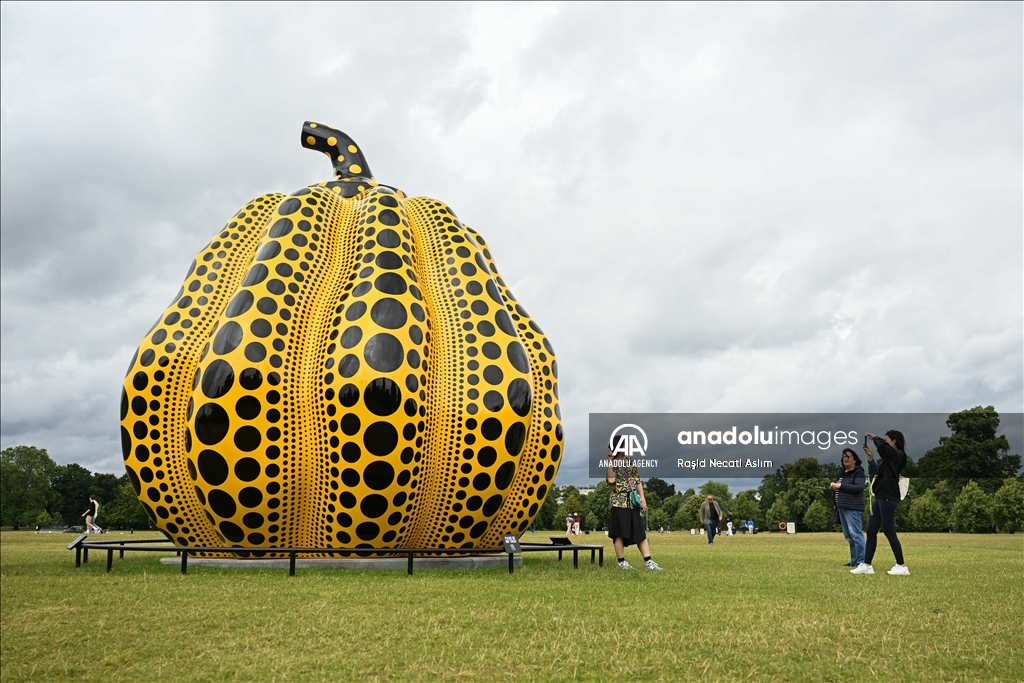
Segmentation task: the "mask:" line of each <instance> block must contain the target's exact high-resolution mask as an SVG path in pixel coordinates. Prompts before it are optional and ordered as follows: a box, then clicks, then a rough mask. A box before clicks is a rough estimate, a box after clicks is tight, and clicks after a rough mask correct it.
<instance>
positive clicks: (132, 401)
mask: <svg viewBox="0 0 1024 683" xmlns="http://www.w3.org/2000/svg"><path fill="white" fill-rule="evenodd" d="M311 131H315V134H310V135H307V133H311ZM337 133H339V132H338V131H335V130H334V129H329V128H326V127H322V126H317V124H312V123H307V124H306V126H305V127H304V129H303V135H304V142H303V144H304V145H305V146H308V147H311V148H313V149H318V150H320V151H324V152H325V153H328V154H329V155H331V158H332V163H334V164H335V168H336V170H338V179H337V180H335V181H331V182H325V183H320V184H319V185H315V186H311V187H308V188H302V189H300V190H298V191H296V192H294V193H293V194H292V195H290V196H283V195H265V196H263V197H259V198H257V199H256V200H253V202H251V203H250V204H248V205H247V206H246V207H245V208H244V209H242V210H241V211H240V212H239V213H238V214H237V215H236V216H235V217H234V218H233V219H232V221H230V222H229V223H228V225H227V226H226V227H225V229H224V230H222V231H221V232H220V233H218V235H217V237H216V238H215V239H214V240H213V241H212V242H211V243H210V245H209V246H208V247H207V248H206V249H204V250H203V251H202V252H200V254H199V255H198V256H197V258H196V260H195V262H194V263H193V265H192V267H191V269H190V270H189V273H188V276H187V277H186V280H185V283H184V285H183V287H182V289H181V291H180V292H179V294H178V295H177V296H176V297H175V299H174V301H173V302H172V303H171V304H170V306H169V307H168V308H167V310H166V311H165V313H164V315H163V316H162V317H161V318H160V320H158V322H157V324H156V325H155V326H154V328H153V329H152V330H150V332H149V333H147V336H146V339H145V340H144V341H143V343H142V345H141V346H140V347H139V350H138V352H137V353H136V355H135V357H134V358H133V359H132V363H131V366H130V368H129V371H128V374H127V376H126V379H125V383H124V390H123V393H122V401H121V425H122V428H121V438H122V449H123V454H124V459H125V466H126V468H127V471H128V476H129V480H130V481H131V482H132V485H133V487H135V490H136V493H137V494H138V495H139V499H140V500H141V501H142V502H143V505H144V506H145V507H146V510H147V512H148V513H149V514H150V516H151V517H152V518H153V519H154V521H155V522H156V524H157V525H158V526H159V527H160V528H161V529H163V530H164V531H166V532H167V533H168V534H169V535H170V536H171V538H173V539H174V540H175V542H176V543H178V544H181V545H184V544H189V545H198V546H203V545H206V546H217V545H233V546H238V547H245V548H253V549H254V555H256V556H265V555H266V553H261V552H259V548H261V547H270V546H281V547H318V548H343V549H358V548H366V547H374V548H388V547H418V546H440V547H452V548H460V547H465V548H469V547H480V546H490V547H493V546H495V545H500V538H501V536H502V535H503V534H504V533H509V532H511V533H516V534H520V533H522V531H523V530H525V529H526V528H527V527H528V526H529V523H530V521H531V520H532V519H533V517H534V516H535V515H536V513H537V510H538V509H539V507H540V504H541V502H542V501H543V499H544V496H545V495H546V493H547V491H548V489H549V488H550V486H551V484H552V482H553V481H554V477H555V473H556V472H557V469H558V465H559V459H560V456H561V451H562V447H563V433H562V424H561V414H560V409H559V407H558V384H557V377H558V366H557V362H556V361H555V358H554V354H553V350H552V348H551V345H550V342H549V341H548V340H547V339H546V337H545V336H544V334H543V333H542V332H541V330H540V328H539V327H538V326H537V324H536V323H535V322H534V321H533V320H532V319H531V318H530V317H529V316H528V315H527V314H526V311H525V310H524V309H523V308H522V306H521V305H520V304H519V303H518V302H517V301H516V299H515V297H514V296H513V295H512V293H511V292H510V291H509V290H508V288H507V287H506V286H505V283H504V282H503V280H502V279H501V277H500V276H499V275H498V271H497V268H496V267H495V265H494V262H493V260H492V258H491V254H490V252H489V250H488V247H487V245H486V242H485V241H484V240H483V238H482V237H480V235H479V234H477V233H476V232H475V231H474V230H472V229H471V228H469V227H467V226H465V225H463V224H462V223H461V222H460V221H459V220H458V218H457V217H456V216H455V214H454V213H453V212H452V211H451V210H450V209H449V208H448V207H447V206H445V205H444V204H442V203H440V202H437V201H434V200H431V199H426V198H413V199H410V198H407V197H405V195H404V194H403V193H401V192H400V191H397V190H394V189H392V188H388V187H386V186H383V185H379V184H377V182H376V181H375V180H373V178H372V177H370V176H369V170H368V169H367V168H366V165H365V159H363V158H362V156H361V152H358V150H356V149H355V145H354V143H352V142H351V141H350V140H349V139H348V138H347V137H343V134H340V135H337ZM307 138H308V139H307ZM349 146H351V151H350V152H349V153H348V155H347V159H348V161H350V162H351V163H350V164H349V166H355V167H358V170H352V169H351V168H347V169H340V170H339V167H338V160H337V158H336V157H337V156H339V155H341V156H346V155H344V154H342V150H349V149H350V147H349ZM321 148H323V149H321ZM342 170H344V171H345V172H342Z"/></svg>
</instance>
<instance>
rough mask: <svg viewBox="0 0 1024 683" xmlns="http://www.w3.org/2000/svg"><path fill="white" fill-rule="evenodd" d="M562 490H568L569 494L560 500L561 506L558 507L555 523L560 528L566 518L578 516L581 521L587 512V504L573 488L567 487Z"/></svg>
mask: <svg viewBox="0 0 1024 683" xmlns="http://www.w3.org/2000/svg"><path fill="white" fill-rule="evenodd" d="M564 490H568V491H569V493H568V494H567V495H566V496H565V498H563V499H562V504H561V505H560V506H558V516H557V520H556V521H557V522H558V523H559V525H560V526H561V525H562V524H565V518H566V517H571V516H573V515H575V514H579V515H580V518H581V520H582V517H583V515H584V514H585V513H586V512H587V503H586V501H585V500H584V496H581V495H580V493H579V491H578V490H577V489H576V487H575V486H567V487H565V489H564Z"/></svg>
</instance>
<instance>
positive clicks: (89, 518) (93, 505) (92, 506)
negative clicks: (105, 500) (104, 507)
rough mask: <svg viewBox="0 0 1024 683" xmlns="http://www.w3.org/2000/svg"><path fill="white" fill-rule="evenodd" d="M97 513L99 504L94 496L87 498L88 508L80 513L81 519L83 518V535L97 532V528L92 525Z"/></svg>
mask: <svg viewBox="0 0 1024 683" xmlns="http://www.w3.org/2000/svg"><path fill="white" fill-rule="evenodd" d="M99 512H100V504H99V503H98V502H96V496H89V507H88V508H87V509H86V511H85V512H83V513H82V517H85V533H87V534H95V533H96V532H98V531H99V527H98V526H96V525H95V523H94V522H95V521H96V518H97V517H98V516H99Z"/></svg>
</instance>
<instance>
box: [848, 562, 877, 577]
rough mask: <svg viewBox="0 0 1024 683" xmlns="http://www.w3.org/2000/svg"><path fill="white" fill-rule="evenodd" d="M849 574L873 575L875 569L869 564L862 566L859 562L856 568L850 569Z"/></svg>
mask: <svg viewBox="0 0 1024 683" xmlns="http://www.w3.org/2000/svg"><path fill="white" fill-rule="evenodd" d="M850 573H851V574H874V573H875V568H874V567H872V566H871V565H870V564H864V563H863V562H861V563H860V564H858V565H857V566H856V567H854V568H853V569H851V570H850Z"/></svg>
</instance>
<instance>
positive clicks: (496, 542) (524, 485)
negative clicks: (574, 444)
mask: <svg viewBox="0 0 1024 683" xmlns="http://www.w3.org/2000/svg"><path fill="white" fill-rule="evenodd" d="M469 230H470V232H471V233H472V236H473V239H474V240H475V241H476V242H477V243H478V246H479V248H480V249H481V253H482V254H483V255H484V258H485V259H486V260H487V265H488V268H489V269H490V271H491V272H492V273H494V274H495V281H496V282H497V284H498V286H499V287H500V291H501V296H502V299H503V300H504V301H505V307H506V310H507V311H508V313H509V315H510V316H511V318H512V320H513V321H514V322H515V325H516V329H517V330H518V331H519V334H520V335H521V336H522V338H523V345H524V346H525V348H526V350H527V353H528V354H529V357H530V367H531V368H532V370H533V373H532V375H533V387H532V389H533V405H532V420H533V427H534V428H533V429H531V430H530V436H529V440H528V442H527V444H526V446H525V447H524V448H523V454H522V456H521V457H520V461H519V469H518V471H517V472H516V477H515V480H514V481H513V482H512V486H511V487H510V489H509V496H508V500H507V501H506V503H505V505H504V506H502V508H501V512H500V513H499V514H498V515H497V517H496V518H495V520H494V523H493V524H492V525H491V528H490V529H489V530H488V533H487V535H486V536H485V537H484V538H483V539H482V543H483V545H484V546H485V547H498V546H501V544H502V536H504V535H505V534H507V533H514V534H516V536H520V535H522V533H523V532H525V531H526V529H528V528H529V526H530V524H531V522H532V521H533V519H534V518H535V517H536V516H537V513H538V512H539V511H540V507H541V506H542V505H543V504H544V497H545V496H546V495H547V493H548V490H549V489H550V487H551V486H552V485H553V484H554V481H555V475H556V474H558V467H559V465H560V464H561V457H562V452H563V451H564V450H565V431H564V428H563V426H562V410H561V408H560V407H559V404H558V360H557V358H556V357H555V349H554V347H553V346H552V345H551V342H550V341H549V340H548V338H547V336H546V335H545V334H544V332H543V331H542V330H541V329H540V326H539V325H537V323H536V322H535V321H534V320H533V319H532V318H531V317H530V316H529V314H528V313H527V312H526V309H524V308H523V307H522V305H521V304H519V303H518V302H517V300H516V297H515V296H513V294H512V290H511V289H509V288H508V286H507V285H506V284H505V282H504V280H502V278H501V275H499V274H498V267H497V266H496V265H495V263H494V259H493V258H492V257H491V252H490V249H488V248H487V245H486V243H485V242H484V239H483V237H482V236H481V235H480V234H479V233H477V232H476V231H475V230H473V229H472V228H469Z"/></svg>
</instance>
